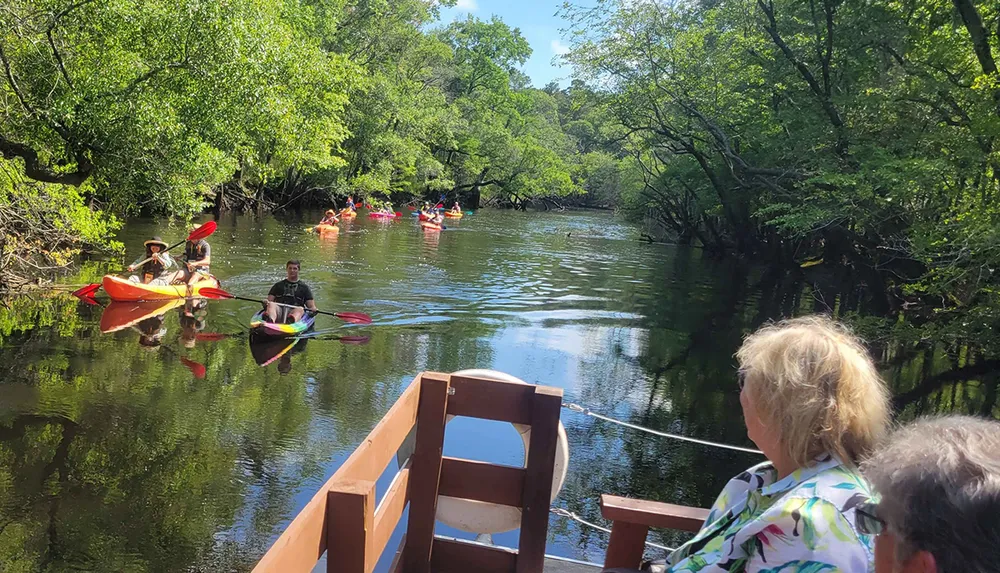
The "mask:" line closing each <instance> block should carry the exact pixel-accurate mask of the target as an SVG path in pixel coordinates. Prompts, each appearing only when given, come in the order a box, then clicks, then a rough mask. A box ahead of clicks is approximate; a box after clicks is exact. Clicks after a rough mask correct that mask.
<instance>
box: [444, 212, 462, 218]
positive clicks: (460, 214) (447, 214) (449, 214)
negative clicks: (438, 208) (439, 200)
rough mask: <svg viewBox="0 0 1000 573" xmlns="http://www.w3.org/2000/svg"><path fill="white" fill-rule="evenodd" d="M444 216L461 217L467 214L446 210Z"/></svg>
mask: <svg viewBox="0 0 1000 573" xmlns="http://www.w3.org/2000/svg"><path fill="white" fill-rule="evenodd" d="M444 216H445V217H450V218H452V219H461V218H462V217H464V216H465V215H464V214H463V213H462V212H461V211H445V212H444Z"/></svg>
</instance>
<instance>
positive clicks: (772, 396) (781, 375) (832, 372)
mask: <svg viewBox="0 0 1000 573" xmlns="http://www.w3.org/2000/svg"><path fill="white" fill-rule="evenodd" d="M736 356H737V358H738V360H739V372H738V383H739V385H740V404H741V405H742V407H743V417H744V420H745V422H746V426H747V435H748V436H749V437H750V439H751V440H753V442H754V443H755V444H757V447H758V448H760V450H761V451H762V452H764V455H765V456H766V457H767V459H768V461H766V462H764V463H762V464H759V465H757V466H754V467H752V468H750V469H749V470H747V471H745V472H743V473H741V474H740V475H738V476H736V477H735V478H733V479H732V480H730V482H729V484H727V485H726V487H725V488H724V489H723V491H722V493H721V494H720V495H719V498H718V499H717V500H716V502H715V504H714V505H713V506H712V508H711V511H710V513H709V517H708V519H707V520H706V521H705V524H704V525H703V526H702V529H701V531H700V532H699V533H698V534H697V535H696V536H695V537H694V539H692V540H691V541H689V542H688V543H686V544H684V545H683V546H681V547H680V548H678V549H677V550H676V551H674V552H673V553H671V554H670V556H669V557H668V558H667V562H666V564H665V570H666V571H704V572H708V571H711V572H721V571H728V572H734V571H752V572H772V573H779V572H780V573H795V572H802V571H809V572H817V573H818V572H824V573H829V572H862V573H863V572H866V571H872V569H873V543H874V541H873V538H872V536H870V535H864V534H862V533H859V532H858V530H857V529H856V528H855V524H854V523H855V515H854V514H855V509H856V508H857V506H858V505H860V504H864V503H868V502H870V501H871V499H872V490H871V488H870V486H869V484H868V482H867V481H866V480H865V478H864V477H863V476H862V475H861V473H860V472H859V470H858V465H859V462H860V461H861V460H862V459H863V458H864V457H866V456H867V455H868V454H869V453H870V451H871V450H872V448H873V447H874V445H875V444H876V442H877V441H878V440H879V439H880V438H881V437H882V436H883V434H884V433H885V431H886V429H887V425H888V420H889V405H888V404H889V397H888V392H887V390H886V387H885V385H884V383H883V382H882V380H881V379H880V378H879V376H878V373H877V372H876V370H875V367H874V365H873V364H872V361H871V360H870V359H869V357H868V355H867V353H866V352H865V349H864V348H863V347H862V345H861V343H860V342H859V341H858V340H857V339H856V338H855V337H854V336H852V335H851V334H850V332H848V331H847V330H846V329H845V328H844V327H842V326H840V325H839V324H837V323H835V322H833V321H831V320H829V319H826V318H822V317H807V318H799V319H794V320H788V321H785V322H782V323H779V324H776V325H771V326H766V327H764V328H761V329H760V330H758V331H757V332H755V333H754V334H752V335H750V336H749V337H748V338H747V339H746V340H745V341H744V343H743V346H742V347H741V348H740V349H739V351H738V352H737V354H736ZM661 567H662V566H661ZM654 570H656V569H654ZM660 570H664V569H660Z"/></svg>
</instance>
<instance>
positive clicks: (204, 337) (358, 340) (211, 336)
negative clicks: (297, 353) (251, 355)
mask: <svg viewBox="0 0 1000 573" xmlns="http://www.w3.org/2000/svg"><path fill="white" fill-rule="evenodd" d="M231 336H243V333H242V332H238V333H236V334H226V333H225V332H199V333H198V334H196V335H195V339H196V340H200V341H203V342H218V341H220V340H225V339H227V338H229V337H231ZM297 338H310V339H313V338H314V337H313V336H311V335H306V336H300V337H297ZM315 340H339V341H340V342H343V343H344V344H365V343H367V342H368V340H369V338H368V337H367V336H339V335H338V336H326V335H321V336H317V337H315Z"/></svg>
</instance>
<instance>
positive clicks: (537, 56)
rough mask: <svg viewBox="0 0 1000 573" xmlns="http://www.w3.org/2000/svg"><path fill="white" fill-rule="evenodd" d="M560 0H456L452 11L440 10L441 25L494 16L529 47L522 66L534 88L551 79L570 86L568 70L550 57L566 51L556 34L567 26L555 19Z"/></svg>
mask: <svg viewBox="0 0 1000 573" xmlns="http://www.w3.org/2000/svg"><path fill="white" fill-rule="evenodd" d="M560 6H562V0H458V3H457V4H456V6H455V7H453V8H445V9H443V10H441V24H448V23H449V22H452V21H454V20H455V19H457V18H464V17H465V16H466V15H467V14H472V15H473V16H475V17H477V18H479V19H480V20H488V19H489V18H490V17H491V16H493V15H497V16H499V17H500V19H502V20H503V21H504V22H505V23H506V24H507V25H508V26H510V27H512V28H520V29H521V35H522V36H524V38H525V39H526V40H528V43H529V44H531V50H532V52H531V58H530V59H529V60H528V61H527V62H526V63H525V65H524V66H523V67H522V70H523V71H524V73H526V74H528V76H529V77H531V81H532V84H533V85H534V86H535V87H538V88H540V87H544V86H545V84H547V83H549V82H550V81H552V80H560V81H559V83H560V84H561V85H563V86H566V85H568V84H569V79H568V78H569V75H570V68H569V66H567V65H563V66H562V67H558V65H557V64H558V62H555V63H554V60H553V58H555V57H556V56H558V55H559V54H560V53H564V52H566V51H567V47H566V41H565V40H564V39H563V38H562V37H561V35H560V33H559V29H560V28H565V27H566V23H565V21H563V20H562V19H561V18H559V17H558V16H556V11H558V10H559V7H560Z"/></svg>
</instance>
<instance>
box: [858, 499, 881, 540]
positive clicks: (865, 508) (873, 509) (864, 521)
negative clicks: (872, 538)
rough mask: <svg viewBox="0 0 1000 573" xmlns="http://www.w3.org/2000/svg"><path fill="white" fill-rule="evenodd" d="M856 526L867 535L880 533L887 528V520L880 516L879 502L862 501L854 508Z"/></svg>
mask: <svg viewBox="0 0 1000 573" xmlns="http://www.w3.org/2000/svg"><path fill="white" fill-rule="evenodd" d="M854 526H855V527H857V529H858V532H860V533H863V534H865V535H878V534H880V533H882V531H883V530H884V529H885V520H884V519H882V518H881V517H879V516H878V504H875V503H862V504H860V505H858V506H857V507H855V508H854Z"/></svg>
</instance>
